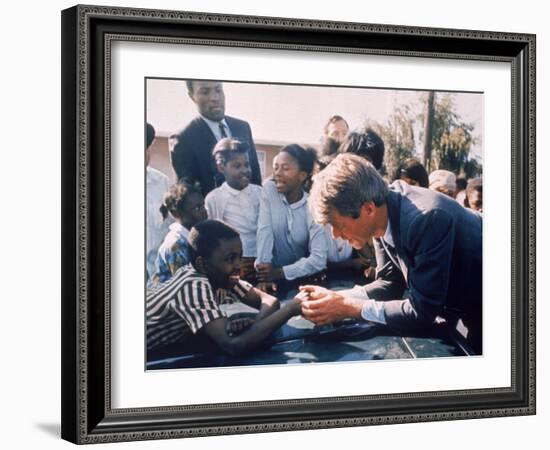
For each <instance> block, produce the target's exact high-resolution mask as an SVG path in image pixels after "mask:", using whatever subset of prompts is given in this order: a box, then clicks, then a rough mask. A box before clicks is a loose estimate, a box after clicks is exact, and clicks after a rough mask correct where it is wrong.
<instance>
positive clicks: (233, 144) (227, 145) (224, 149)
mask: <svg viewBox="0 0 550 450" xmlns="http://www.w3.org/2000/svg"><path fill="white" fill-rule="evenodd" d="M248 150H249V146H248V144H247V143H246V142H241V141H238V140H236V139H232V138H223V139H220V140H219V141H218V143H217V144H216V145H215V146H214V149H213V150H212V156H213V157H214V161H216V164H226V163H227V162H229V161H231V158H232V157H233V156H234V155H235V154H237V153H248Z"/></svg>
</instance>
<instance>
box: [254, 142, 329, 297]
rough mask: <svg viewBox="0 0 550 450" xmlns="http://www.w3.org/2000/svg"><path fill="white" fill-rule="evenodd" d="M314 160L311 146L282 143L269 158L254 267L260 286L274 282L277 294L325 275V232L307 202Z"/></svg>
mask: <svg viewBox="0 0 550 450" xmlns="http://www.w3.org/2000/svg"><path fill="white" fill-rule="evenodd" d="M316 159H317V158H316V154H315V150H313V149H308V150H306V149H305V148H303V147H301V146H300V145H297V144H291V145H287V146H285V147H283V148H282V149H281V151H280V152H279V154H278V155H277V156H276V157H275V159H274V161H273V178H272V179H270V180H268V181H266V182H265V183H264V185H263V188H262V199H261V204H260V218H259V221H258V257H257V259H256V270H257V272H258V279H259V281H260V282H262V283H265V284H262V287H264V286H267V287H272V286H273V284H274V283H276V286H277V289H278V292H279V295H282V296H284V295H285V292H288V291H289V290H290V289H293V288H295V287H297V285H299V284H301V283H302V284H304V283H305V284H308V282H309V284H319V283H320V282H323V281H324V280H325V278H326V274H325V269H326V264H327V242H326V238H327V236H326V232H325V231H324V229H323V227H321V225H319V224H317V223H316V222H314V221H313V219H312V217H311V214H310V212H309V208H308V204H307V198H308V194H307V192H306V190H307V189H308V187H309V184H310V182H311V176H312V174H313V171H314V168H315V163H316Z"/></svg>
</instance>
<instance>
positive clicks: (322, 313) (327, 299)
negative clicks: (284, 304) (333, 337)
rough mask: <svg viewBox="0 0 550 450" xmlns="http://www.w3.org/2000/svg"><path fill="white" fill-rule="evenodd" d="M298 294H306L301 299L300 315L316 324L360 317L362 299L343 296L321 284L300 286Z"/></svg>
mask: <svg viewBox="0 0 550 450" xmlns="http://www.w3.org/2000/svg"><path fill="white" fill-rule="evenodd" d="M300 294H303V295H307V300H304V301H302V315H303V316H304V317H305V318H306V319H308V320H311V321H312V322H313V323H315V324H316V325H324V324H327V323H332V322H339V321H341V320H344V319H348V318H352V319H359V318H361V307H362V306H363V301H362V300H360V299H356V298H348V297H343V296H342V295H340V294H338V293H337V292H334V291H331V290H329V289H326V288H324V287H321V286H312V285H307V286H300Z"/></svg>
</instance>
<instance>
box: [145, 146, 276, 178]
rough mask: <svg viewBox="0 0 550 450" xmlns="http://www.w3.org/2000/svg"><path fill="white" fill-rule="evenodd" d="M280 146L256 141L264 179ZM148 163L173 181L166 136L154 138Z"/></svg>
mask: <svg viewBox="0 0 550 450" xmlns="http://www.w3.org/2000/svg"><path fill="white" fill-rule="evenodd" d="M281 147H282V144H281V145H274V144H262V143H261V142H256V151H257V152H258V159H260V165H261V170H262V176H263V179H264V180H265V179H266V178H268V177H270V176H271V174H272V172H273V170H272V168H273V159H274V158H275V156H276V155H277V153H279V150H280V149H281ZM262 153H263V156H262ZM149 165H150V166H151V167H154V168H155V169H158V170H160V171H161V172H163V173H164V174H165V175H166V176H167V177H168V178H169V179H170V181H171V182H172V183H175V181H176V174H175V173H174V169H172V164H171V163H170V150H169V144H168V138H167V137H161V136H159V137H157V138H156V139H155V142H153V145H152V147H151V159H150V161H149Z"/></svg>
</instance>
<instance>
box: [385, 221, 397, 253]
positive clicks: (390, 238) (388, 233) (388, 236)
mask: <svg viewBox="0 0 550 450" xmlns="http://www.w3.org/2000/svg"><path fill="white" fill-rule="evenodd" d="M382 239H384V242H386V243H387V244H388V245H391V246H392V247H395V243H394V242H393V236H392V234H391V225H390V218H389V217H388V226H387V227H386V232H385V233H384V236H382Z"/></svg>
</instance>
